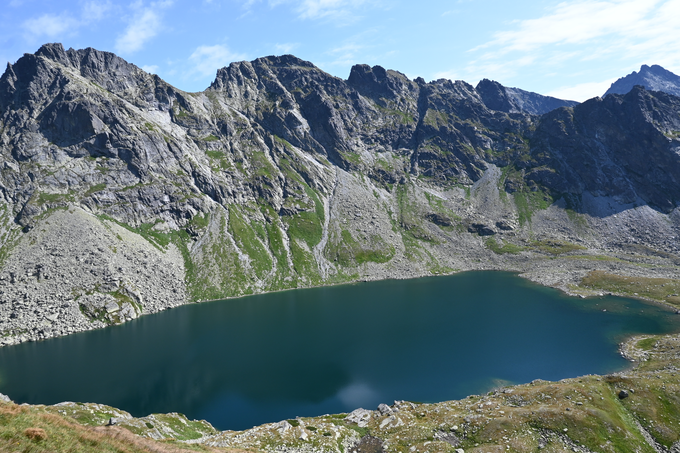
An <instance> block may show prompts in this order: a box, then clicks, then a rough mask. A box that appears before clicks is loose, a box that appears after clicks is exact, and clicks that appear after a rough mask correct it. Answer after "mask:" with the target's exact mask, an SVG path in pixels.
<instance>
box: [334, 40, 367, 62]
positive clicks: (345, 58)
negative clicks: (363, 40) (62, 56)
mask: <svg viewBox="0 0 680 453" xmlns="http://www.w3.org/2000/svg"><path fill="white" fill-rule="evenodd" d="M365 48H366V46H365V45H363V44H359V43H357V42H348V43H346V44H343V45H341V46H338V47H335V48H333V49H331V50H330V51H329V52H328V53H329V54H330V55H331V56H332V57H333V61H332V62H331V63H330V64H331V65H335V66H347V65H352V64H355V63H357V61H358V60H359V58H358V55H359V53H361V52H362V51H363V50H364V49H365Z"/></svg>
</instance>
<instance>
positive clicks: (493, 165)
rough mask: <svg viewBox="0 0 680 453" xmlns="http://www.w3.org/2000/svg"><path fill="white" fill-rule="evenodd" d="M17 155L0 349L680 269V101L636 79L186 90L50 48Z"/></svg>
mask: <svg viewBox="0 0 680 453" xmlns="http://www.w3.org/2000/svg"><path fill="white" fill-rule="evenodd" d="M652 68H655V67H652ZM650 70H651V69H650ZM654 71H656V72H655V74H659V73H660V72H659V71H658V70H656V69H654ZM643 72H644V67H643V70H641V73H643ZM655 80H661V79H659V78H657V79H655ZM664 80H670V79H664ZM617 83H618V82H617ZM615 85H616V84H615ZM662 85H663V87H666V88H665V89H670V88H668V87H669V86H670V85H669V84H668V83H666V84H665V85H664V84H657V85H655V87H656V88H659V87H661V86H662ZM0 154H1V155H2V168H1V170H0V194H1V197H0V246H1V249H0V260H1V263H2V264H1V268H0V298H1V302H2V303H1V304H0V344H14V343H18V342H21V341H26V340H38V339H43V338H50V337H53V336H58V335H65V334H68V333H72V332H76V331H80V330H86V329H93V328H99V327H104V326H106V325H109V324H112V323H120V322H124V321H126V320H130V319H133V318H136V317H138V316H139V315H141V314H146V313H153V312H156V311H159V310H164V309H167V308H171V307H173V306H177V305H181V304H185V303H189V302H196V301H201V300H208V299H221V298H226V297H234V296H240V295H245V294H252V293H260V292H266V291H274V290H280V289H288V288H299V287H308V286H317V285H331V284H336V283H342V282H351V281H358V280H373V279H386V278H409V277H418V276H423V275H433V274H442V273H451V272H456V271H461V270H469V269H510V270H515V271H519V272H522V275H524V276H526V277H527V278H530V279H532V280H535V281H538V282H541V283H543V284H546V285H551V286H555V287H558V288H561V289H563V290H565V291H568V292H570V293H578V294H584V295H585V294H594V293H597V291H601V290H602V288H603V287H598V288H600V289H598V290H597V291H595V290H594V289H592V288H590V287H588V285H587V284H586V283H584V282H585V281H586V280H584V279H585V278H586V277H588V276H589V275H591V273H592V272H593V271H600V272H603V273H605V274H606V275H635V276H640V277H649V278H651V277H659V278H661V277H663V278H671V279H674V278H678V268H677V263H678V262H679V260H680V255H679V251H680V248H679V246H678V241H677V238H678V236H679V235H680V216H679V214H680V211H679V210H678V203H679V202H680V184H679V183H678V181H679V180H680V98H678V97H676V96H674V95H672V94H667V93H666V92H663V91H659V90H656V91H650V90H647V89H645V88H644V87H643V86H640V85H637V86H634V87H633V88H632V89H631V90H630V91H628V92H626V93H625V94H616V93H614V94H609V95H607V96H606V97H604V98H594V99H590V100H588V101H586V102H583V103H580V104H577V103H574V102H570V101H562V100H559V99H555V98H550V97H546V96H542V95H539V94H536V93H530V92H527V91H523V90H520V89H517V88H506V87H503V86H502V85H500V84H499V83H497V82H493V81H489V80H483V81H481V82H480V83H479V84H478V85H477V87H473V86H472V85H470V84H468V83H466V82H463V81H450V80H445V79H440V80H435V81H432V82H426V81H425V80H423V79H422V78H417V79H415V80H410V79H409V78H408V77H406V76H405V75H403V74H401V73H399V72H397V71H393V70H386V69H384V68H382V67H380V66H373V67H370V66H367V65H356V66H354V67H353V68H352V70H351V73H350V75H349V77H348V79H347V80H343V79H340V78H337V77H334V76H331V75H329V74H327V73H325V72H324V71H322V70H320V69H319V68H317V67H316V66H314V65H313V64H312V63H310V62H307V61H303V60H300V59H298V58H296V57H294V56H291V55H284V56H278V57H276V56H271V57H265V58H258V59H256V60H254V61H251V62H247V61H244V62H236V63H232V64H230V65H229V66H228V67H225V68H222V69H220V70H219V71H218V72H217V76H216V78H215V80H214V82H213V83H212V84H211V86H210V87H209V88H208V89H206V90H205V91H203V92H199V93H187V92H183V91H181V90H179V89H177V88H175V87H173V86H171V85H169V84H168V83H166V82H164V81H163V80H162V79H161V78H159V77H158V76H156V75H151V74H148V73H146V72H144V71H143V70H141V69H140V68H138V67H137V66H135V65H133V64H131V63H128V62H126V61H125V60H123V59H121V58H119V57H118V56H116V55H114V54H111V53H107V52H101V51H97V50H95V49H91V48H88V49H83V50H73V49H69V50H65V49H64V48H63V47H62V46H61V45H60V44H47V45H44V46H42V47H41V48H40V49H39V50H38V51H37V52H36V53H35V54H26V55H24V56H23V57H22V58H20V59H19V60H18V61H17V62H16V63H15V64H8V66H7V69H6V70H5V72H4V74H3V75H2V77H0ZM598 275H600V274H598ZM588 281H590V280H588ZM605 286H606V285H605ZM605 289H606V288H605ZM610 289H611V290H612V291H614V292H618V293H621V292H622V291H623V290H621V288H610ZM593 291H595V292H593ZM631 291H632V290H631ZM650 297H651V296H650ZM654 297H657V299H659V300H662V301H664V302H666V303H674V301H675V300H676V298H677V295H673V294H665V293H664V294H663V295H662V296H659V295H656V296H654ZM679 302H680V301H679Z"/></svg>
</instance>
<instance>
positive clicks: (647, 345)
mask: <svg viewBox="0 0 680 453" xmlns="http://www.w3.org/2000/svg"><path fill="white" fill-rule="evenodd" d="M657 341H658V340H657V338H656V337H651V338H644V339H642V340H640V341H638V342H637V347H638V348H640V349H642V350H643V351H651V350H652V349H654V345H656V343H657Z"/></svg>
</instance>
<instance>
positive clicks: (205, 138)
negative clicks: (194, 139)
mask: <svg viewBox="0 0 680 453" xmlns="http://www.w3.org/2000/svg"><path fill="white" fill-rule="evenodd" d="M218 140H219V137H215V136H214V135H213V134H210V135H208V136H207V137H203V141H204V142H216V141H218Z"/></svg>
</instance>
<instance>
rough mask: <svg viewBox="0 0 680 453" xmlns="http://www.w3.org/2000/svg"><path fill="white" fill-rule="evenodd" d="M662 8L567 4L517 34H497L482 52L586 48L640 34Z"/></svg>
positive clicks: (619, 1)
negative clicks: (643, 23)
mask: <svg viewBox="0 0 680 453" xmlns="http://www.w3.org/2000/svg"><path fill="white" fill-rule="evenodd" d="M658 4H659V0H647V1H644V2H640V1H638V0H632V1H631V0H611V1H583V0H578V1H567V2H563V3H560V4H559V5H557V7H555V9H554V10H553V11H551V12H550V13H549V14H546V15H545V16H542V17H539V18H537V19H528V20H523V21H520V22H519V24H518V27H517V28H516V29H514V30H508V31H500V32H498V33H496V34H495V36H494V39H493V40H492V41H490V42H488V43H486V44H483V45H482V46H479V47H478V49H481V48H490V47H491V48H494V47H500V50H496V52H499V53H507V52H510V51H515V50H516V51H524V52H527V51H532V50H535V49H537V48H540V47H542V46H545V45H550V44H583V43H585V42H588V41H591V40H593V39H594V38H598V37H601V36H604V35H609V34H612V33H616V34H626V33H629V32H634V31H635V30H639V29H640V27H641V21H644V19H645V18H646V16H647V15H648V14H649V13H650V12H652V11H653V10H654V9H655V6H656V5H658ZM473 50H476V49H473Z"/></svg>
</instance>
